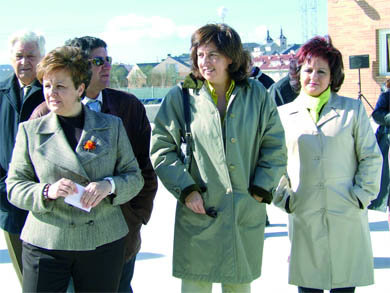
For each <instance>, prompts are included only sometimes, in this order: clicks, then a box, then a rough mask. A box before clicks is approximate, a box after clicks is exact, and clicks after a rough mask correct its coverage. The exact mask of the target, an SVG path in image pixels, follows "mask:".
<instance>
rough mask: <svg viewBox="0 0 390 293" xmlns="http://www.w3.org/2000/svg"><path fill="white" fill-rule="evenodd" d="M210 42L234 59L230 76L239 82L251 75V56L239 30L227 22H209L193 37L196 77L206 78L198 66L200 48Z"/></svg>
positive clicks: (193, 67)
mask: <svg viewBox="0 0 390 293" xmlns="http://www.w3.org/2000/svg"><path fill="white" fill-rule="evenodd" d="M210 43H213V44H214V45H215V46H216V47H217V50H218V51H219V52H220V53H221V54H223V55H224V56H225V57H228V58H230V59H231V60H232V63H231V64H230V65H229V66H228V73H229V76H230V78H232V79H233V80H234V81H235V82H238V83H239V82H241V81H243V80H245V79H247V78H248V77H249V74H250V72H249V71H250V63H251V58H250V55H249V53H248V52H247V51H245V50H244V48H243V46H242V43H241V38H240V36H239V35H238V34H237V32H236V31H235V30H234V29H232V28H231V27H229V26H228V25H226V24H207V25H205V26H202V27H201V28H199V29H198V30H196V31H195V32H194V33H193V35H192V37H191V59H192V71H193V73H194V75H195V77H196V78H198V79H201V80H204V78H203V77H202V75H201V74H200V72H199V67H198V55H197V51H198V48H199V46H202V45H205V44H210Z"/></svg>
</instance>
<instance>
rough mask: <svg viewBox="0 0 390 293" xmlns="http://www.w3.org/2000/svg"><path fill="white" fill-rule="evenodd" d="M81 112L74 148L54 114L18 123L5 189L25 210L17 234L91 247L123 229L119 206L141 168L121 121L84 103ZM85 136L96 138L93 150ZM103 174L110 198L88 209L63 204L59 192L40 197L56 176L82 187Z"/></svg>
mask: <svg viewBox="0 0 390 293" xmlns="http://www.w3.org/2000/svg"><path fill="white" fill-rule="evenodd" d="M84 113H85V115H84V117H85V121H84V126H83V131H82V133H81V137H80V140H79V143H78V145H77V147H76V149H75V150H73V149H72V148H71V147H70V145H69V143H68V140H67V138H66V136H65V133H64V130H63V129H62V127H61V125H60V123H59V120H58V118H57V115H56V114H54V113H50V114H48V115H46V116H44V117H42V118H39V119H35V120H31V121H28V122H23V123H21V124H20V126H19V131H18V134H17V136H16V142H15V148H14V152H13V155H12V160H11V164H10V168H9V174H8V178H7V191H8V199H9V200H10V202H11V203H12V204H14V205H15V206H17V207H19V208H22V209H25V210H28V211H30V212H29V214H28V216H27V220H26V223H25V225H24V228H23V230H22V234H21V239H23V240H24V241H26V242H28V243H30V244H32V245H35V246H38V247H42V248H46V249H59V250H76V251H77V250H93V249H95V248H96V247H98V246H101V245H104V244H107V243H110V242H113V241H115V240H118V239H120V238H122V237H124V236H126V235H127V234H128V228H127V225H126V222H125V219H124V217H123V214H122V212H121V209H120V207H119V205H121V204H123V203H125V202H128V201H129V200H130V199H131V198H133V197H134V196H136V195H137V194H138V192H139V191H140V190H141V188H142V186H143V178H142V176H141V170H140V169H139V168H138V163H137V161H136V159H135V156H134V154H133V151H132V148H131V146H130V143H129V140H128V139H127V137H126V134H125V129H124V127H123V124H122V121H121V120H120V119H119V118H118V117H115V116H112V115H106V114H102V113H96V112H94V111H91V110H89V109H88V108H87V107H84ZM89 140H91V141H94V142H95V143H96V148H95V149H94V150H90V151H88V150H85V149H84V146H85V143H86V142H87V141H89ZM108 176H109V177H112V178H113V180H114V182H115V197H114V198H113V200H111V199H110V198H109V197H106V198H105V199H103V200H102V201H101V202H100V203H99V204H98V205H97V206H96V207H94V208H92V209H91V211H90V212H89V213H88V212H85V211H83V210H80V209H78V208H75V207H72V206H70V205H68V204H67V203H65V202H64V198H62V197H60V198H57V199H56V200H44V198H43V196H42V191H43V188H44V186H45V184H47V183H50V184H53V183H55V182H57V181H58V180H60V179H61V178H68V179H70V180H72V181H73V182H76V183H78V184H80V185H82V186H86V185H88V184H89V183H90V182H96V181H100V180H103V178H105V177H108Z"/></svg>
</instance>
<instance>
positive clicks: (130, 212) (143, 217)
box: [31, 36, 157, 292]
mask: <svg viewBox="0 0 390 293" xmlns="http://www.w3.org/2000/svg"><path fill="white" fill-rule="evenodd" d="M65 45H68V46H73V47H78V48H80V49H81V50H82V51H83V53H84V54H85V56H87V58H88V59H89V60H90V62H91V69H92V77H91V82H90V84H89V86H88V88H87V90H86V97H85V98H84V99H83V101H82V103H83V104H85V105H87V106H88V107H90V108H91V109H93V110H95V111H99V112H102V113H109V114H112V115H115V116H118V117H120V118H121V119H122V121H123V125H124V127H125V129H126V132H127V136H128V137H129V139H130V143H131V146H132V148H133V151H134V155H135V157H136V158H137V161H138V165H139V167H140V169H141V171H142V176H143V178H144V182H145V183H144V187H143V189H142V190H141V191H140V193H139V194H138V195H137V196H136V197H135V198H133V199H132V200H131V201H129V202H127V203H126V204H124V205H122V206H121V208H122V212H123V215H124V217H125V219H126V222H127V225H128V228H129V234H128V235H127V237H126V238H127V239H126V252H125V265H124V267H123V271H122V276H121V281H120V285H119V290H118V292H133V291H132V288H131V285H130V282H131V279H132V277H133V272H134V264H135V258H136V254H137V253H138V251H139V250H140V245H141V237H140V229H141V226H142V224H146V223H147V222H148V221H149V219H150V215H151V212H152V208H153V200H154V197H155V195H156V192H157V177H156V174H155V173H154V170H153V167H152V164H151V162H150V158H149V144H150V132H151V129H150V124H149V121H148V118H147V116H146V111H145V107H144V106H143V105H142V103H141V102H140V101H139V100H138V99H137V98H136V97H135V96H134V95H131V94H129V93H125V92H122V91H118V90H115V89H111V88H108V86H109V84H110V71H111V63H112V58H111V57H109V56H107V45H106V43H105V42H104V41H103V40H101V39H99V38H95V37H90V36H85V37H81V38H74V39H71V40H68V41H66V42H65ZM47 112H48V109H47V107H46V105H45V103H43V104H42V105H40V106H39V107H38V108H37V109H36V110H35V111H34V113H33V115H32V117H31V118H32V119H33V118H37V117H39V116H42V115H44V114H46V113H47ZM113 228H114V229H115V227H113Z"/></svg>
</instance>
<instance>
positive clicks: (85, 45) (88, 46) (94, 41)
mask: <svg viewBox="0 0 390 293" xmlns="http://www.w3.org/2000/svg"><path fill="white" fill-rule="evenodd" d="M65 45H66V46H72V47H77V48H80V49H81V50H82V52H83V54H85V56H87V58H89V56H90V55H91V51H93V50H94V49H97V48H101V47H103V48H104V49H107V44H106V42H105V41H103V40H102V39H99V38H95V37H90V36H84V37H81V38H74V39H69V40H67V41H66V42H65Z"/></svg>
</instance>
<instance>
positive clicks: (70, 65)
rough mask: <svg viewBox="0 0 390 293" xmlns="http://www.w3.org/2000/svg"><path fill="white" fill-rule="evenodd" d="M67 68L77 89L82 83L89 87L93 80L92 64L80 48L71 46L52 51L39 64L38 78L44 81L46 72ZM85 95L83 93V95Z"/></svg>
mask: <svg viewBox="0 0 390 293" xmlns="http://www.w3.org/2000/svg"><path fill="white" fill-rule="evenodd" d="M56 70H66V71H68V72H69V74H70V77H71V78H72V81H73V85H74V87H75V88H76V89H77V88H78V87H79V86H80V85H81V84H82V83H84V84H85V89H87V87H88V85H89V82H90V80H91V76H92V71H91V64H90V62H89V61H88V59H86V58H85V57H84V55H83V54H82V52H81V49H80V48H76V47H71V46H62V47H58V48H55V49H54V50H52V51H50V52H49V53H48V54H47V55H46V56H45V57H44V58H43V59H42V60H41V62H39V63H38V66H37V79H38V80H39V81H40V82H41V83H42V80H43V77H44V75H45V74H47V73H50V72H53V71H56ZM84 95H85V90H84V93H83V94H82V97H84Z"/></svg>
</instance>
